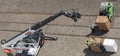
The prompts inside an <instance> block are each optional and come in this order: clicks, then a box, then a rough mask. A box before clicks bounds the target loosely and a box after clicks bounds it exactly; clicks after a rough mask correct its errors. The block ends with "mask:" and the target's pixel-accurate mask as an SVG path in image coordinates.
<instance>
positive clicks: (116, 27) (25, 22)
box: [0, 21, 120, 29]
mask: <svg viewBox="0 0 120 56" xmlns="http://www.w3.org/2000/svg"><path fill="white" fill-rule="evenodd" d="M0 23H16V24H35V23H26V22H6V21H0ZM56 25H57V26H68V27H86V28H89V26H81V25H60V24H47V25H46V26H56ZM111 29H120V28H117V27H111Z"/></svg>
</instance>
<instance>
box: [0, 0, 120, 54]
mask: <svg viewBox="0 0 120 56" xmlns="http://www.w3.org/2000/svg"><path fill="white" fill-rule="evenodd" d="M102 1H106V0H74V1H73V0H59V1H58V0H52V1H50V0H8V1H6V0H0V34H1V36H0V40H2V39H6V40H8V39H10V38H12V37H13V36H15V35H17V34H19V33H20V32H22V31H24V30H25V29H27V28H29V27H30V26H32V25H34V24H35V23H37V22H39V21H42V20H44V19H46V18H47V17H49V16H51V15H54V14H55V13H57V12H59V11H60V10H62V9H63V10H64V9H72V8H75V9H77V10H78V12H80V13H81V14H82V17H81V19H80V20H79V21H78V22H76V23H75V22H74V21H73V20H72V19H70V18H67V17H64V16H61V17H59V18H57V19H56V20H54V21H52V22H50V23H49V24H47V25H46V26H44V27H42V29H43V31H44V32H45V33H46V34H47V35H48V36H51V37H57V38H58V40H57V41H49V40H46V43H45V44H44V46H43V47H42V48H41V50H40V52H39V55H38V56H119V54H120V49H118V52H117V53H94V52H92V51H90V50H88V49H87V46H86V45H85V42H86V40H88V39H89V38H90V37H91V36H90V37H86V35H88V34H89V33H90V32H91V30H90V29H89V27H88V26H89V25H91V24H93V23H95V20H96V17H97V15H98V13H99V5H100V3H101V2H102ZM113 3H114V5H115V12H114V16H113V18H112V23H111V28H110V30H109V32H107V33H106V34H102V35H99V36H98V37H101V38H112V39H115V40H116V42H117V44H118V47H119V46H120V44H119V43H120V41H119V40H120V37H119V35H120V13H119V12H120V4H119V3H118V2H113ZM0 50H1V51H0V53H1V54H0V56H6V55H5V54H4V53H3V49H2V47H1V48H0Z"/></svg>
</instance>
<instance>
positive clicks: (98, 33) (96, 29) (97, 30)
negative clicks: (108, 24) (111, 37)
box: [87, 27, 108, 37]
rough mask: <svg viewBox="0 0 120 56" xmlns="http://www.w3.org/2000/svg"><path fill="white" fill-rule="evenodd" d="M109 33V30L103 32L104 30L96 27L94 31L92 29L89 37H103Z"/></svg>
mask: <svg viewBox="0 0 120 56" xmlns="http://www.w3.org/2000/svg"><path fill="white" fill-rule="evenodd" d="M107 32H108V30H106V31H103V30H100V29H99V28H98V27H95V28H94V29H93V30H92V29H91V33H89V34H88V35H87V37H89V36H102V35H104V34H106V33H107Z"/></svg>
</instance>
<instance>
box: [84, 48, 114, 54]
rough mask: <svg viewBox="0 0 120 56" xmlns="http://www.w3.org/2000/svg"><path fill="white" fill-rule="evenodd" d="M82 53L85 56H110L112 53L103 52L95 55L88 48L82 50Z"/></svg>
mask: <svg viewBox="0 0 120 56" xmlns="http://www.w3.org/2000/svg"><path fill="white" fill-rule="evenodd" d="M83 52H84V53H85V56H111V55H112V54H114V53H108V52H103V53H96V52H93V51H91V50H89V49H88V48H86V49H84V50H83Z"/></svg>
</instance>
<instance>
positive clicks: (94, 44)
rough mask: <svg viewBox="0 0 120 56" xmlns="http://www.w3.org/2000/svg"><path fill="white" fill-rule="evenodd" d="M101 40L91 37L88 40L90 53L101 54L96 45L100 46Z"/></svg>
mask: <svg viewBox="0 0 120 56" xmlns="http://www.w3.org/2000/svg"><path fill="white" fill-rule="evenodd" d="M102 40H103V39H102V38H97V37H93V38H90V41H91V42H92V44H91V45H90V48H91V50H92V51H94V52H102V50H101V49H100V47H99V46H98V45H97V44H99V45H102Z"/></svg>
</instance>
